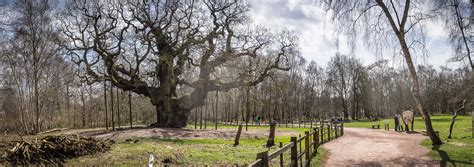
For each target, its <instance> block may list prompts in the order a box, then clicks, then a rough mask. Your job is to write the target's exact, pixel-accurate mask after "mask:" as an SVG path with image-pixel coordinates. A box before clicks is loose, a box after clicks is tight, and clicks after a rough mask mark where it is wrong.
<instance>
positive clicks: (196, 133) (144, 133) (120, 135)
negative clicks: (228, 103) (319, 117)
mask: <svg viewBox="0 0 474 167" xmlns="http://www.w3.org/2000/svg"><path fill="white" fill-rule="evenodd" d="M269 132H270V130H269V129H263V128H262V129H260V128H258V129H254V128H250V129H249V130H248V131H245V130H242V135H241V137H242V138H266V137H268V134H269ZM236 133H237V129H231V128H224V129H218V130H213V129H175V128H136V129H126V130H120V131H106V130H93V131H83V132H79V133H77V134H80V135H83V136H92V137H97V138H112V139H129V138H134V137H159V138H164V139H233V138H234V137H235V135H236ZM275 133H276V136H295V135H298V134H299V133H298V132H296V131H287V130H276V132H275ZM66 134H67V133H66ZM73 134H76V132H74V133H73Z"/></svg>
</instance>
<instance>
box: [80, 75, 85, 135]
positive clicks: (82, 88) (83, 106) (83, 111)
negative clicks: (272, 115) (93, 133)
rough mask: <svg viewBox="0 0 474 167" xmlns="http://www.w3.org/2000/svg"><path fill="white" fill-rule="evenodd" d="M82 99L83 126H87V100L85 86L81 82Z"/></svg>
mask: <svg viewBox="0 0 474 167" xmlns="http://www.w3.org/2000/svg"><path fill="white" fill-rule="evenodd" d="M81 101H82V112H81V116H82V128H85V127H86V101H85V98H84V86H83V85H82V83H81Z"/></svg>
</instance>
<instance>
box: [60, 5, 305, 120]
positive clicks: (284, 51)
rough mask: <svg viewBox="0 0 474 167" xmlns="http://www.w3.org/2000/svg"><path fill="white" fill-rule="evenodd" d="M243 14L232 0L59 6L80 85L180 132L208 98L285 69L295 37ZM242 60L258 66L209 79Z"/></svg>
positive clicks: (245, 9) (293, 47)
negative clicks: (127, 99) (142, 99)
mask: <svg viewBox="0 0 474 167" xmlns="http://www.w3.org/2000/svg"><path fill="white" fill-rule="evenodd" d="M247 11H248V5H246V4H242V3H240V2H220V1H172V0H170V1H166V0H150V1H140V2H136V1H120V2H117V1H114V2H108V3H101V2H96V1H76V2H73V3H69V4H67V10H66V12H65V13H64V18H63V19H62V20H61V27H62V30H63V34H64V38H65V42H64V47H65V48H66V49H67V50H68V51H69V53H70V55H71V58H72V60H73V61H75V62H76V63H78V64H80V65H81V68H83V69H84V70H85V71H86V73H87V75H86V76H84V79H85V80H87V81H88V82H89V83H93V82H100V81H110V82H111V83H112V84H113V85H114V86H116V87H119V88H121V89H123V90H125V91H133V92H135V93H138V94H141V95H144V96H146V97H149V98H150V99H151V102H152V104H153V105H154V106H156V111H157V123H155V124H153V125H154V126H158V127H177V128H180V127H184V126H186V122H187V119H188V116H189V113H190V111H191V109H193V108H195V107H198V106H202V105H203V104H204V100H205V98H206V96H207V93H208V92H210V91H227V90H230V89H232V88H237V87H242V86H254V85H257V84H258V83H260V82H262V81H263V80H264V79H265V77H268V76H270V75H272V73H273V72H274V70H288V69H289V66H288V64H287V63H286V60H287V59H288V57H287V56H292V55H294V54H297V51H296V50H295V47H296V46H295V42H296V40H297V39H296V37H295V36H294V35H293V34H292V33H290V32H288V31H284V32H280V33H273V32H272V31H270V30H268V29H265V28H262V27H256V26H253V24H252V22H251V21H250V19H249V17H248V15H247ZM248 59H255V60H256V62H259V65H258V66H254V67H247V68H248V69H247V70H240V71H245V72H242V73H235V74H232V75H228V76H225V77H223V76H218V75H215V72H216V71H219V70H222V69H224V68H239V67H241V68H243V67H245V66H244V65H242V64H245V63H242V62H247V61H246V60H248ZM237 71H239V70H237Z"/></svg>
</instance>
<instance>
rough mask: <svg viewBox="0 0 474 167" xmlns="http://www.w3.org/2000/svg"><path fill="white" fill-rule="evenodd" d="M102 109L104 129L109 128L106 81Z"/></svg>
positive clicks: (105, 82)
mask: <svg viewBox="0 0 474 167" xmlns="http://www.w3.org/2000/svg"><path fill="white" fill-rule="evenodd" d="M104 110H105V129H107V130H109V118H108V113H107V81H104Z"/></svg>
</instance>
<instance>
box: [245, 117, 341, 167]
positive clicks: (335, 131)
mask: <svg viewBox="0 0 474 167" xmlns="http://www.w3.org/2000/svg"><path fill="white" fill-rule="evenodd" d="M342 135H344V124H343V123H336V124H331V123H327V124H325V123H323V124H321V126H320V127H316V128H313V130H311V131H306V132H305V133H304V136H301V135H300V137H299V138H297V137H291V138H290V141H291V142H290V143H288V144H286V145H283V143H281V142H280V148H278V149H277V150H275V151H273V152H270V153H269V152H268V151H264V152H261V153H258V154H257V158H256V161H254V162H252V163H251V164H250V165H249V166H250V167H268V166H270V162H271V161H272V160H273V159H276V158H277V157H280V158H279V163H278V165H279V166H281V167H283V166H285V162H284V158H283V157H284V156H283V155H284V154H285V152H287V151H288V150H289V151H290V162H289V163H287V165H288V166H290V167H298V166H311V159H312V158H314V157H316V156H317V154H318V153H317V150H318V147H319V146H320V145H321V144H323V143H326V142H329V141H331V140H332V139H335V138H338V137H340V136H342Z"/></svg>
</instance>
